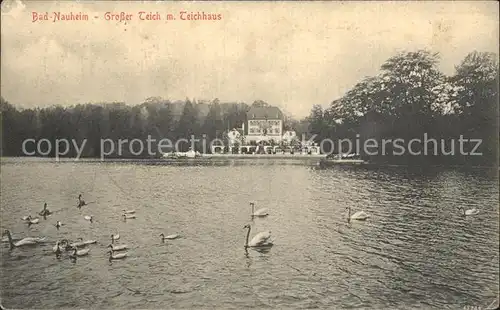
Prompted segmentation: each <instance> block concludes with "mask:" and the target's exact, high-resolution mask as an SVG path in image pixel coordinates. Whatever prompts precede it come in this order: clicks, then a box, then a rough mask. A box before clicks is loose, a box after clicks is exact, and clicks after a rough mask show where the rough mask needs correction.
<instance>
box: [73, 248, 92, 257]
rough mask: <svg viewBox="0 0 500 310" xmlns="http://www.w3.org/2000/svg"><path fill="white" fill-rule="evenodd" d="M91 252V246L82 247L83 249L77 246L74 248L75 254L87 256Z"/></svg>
mask: <svg viewBox="0 0 500 310" xmlns="http://www.w3.org/2000/svg"><path fill="white" fill-rule="evenodd" d="M89 252H90V249H89V248H86V249H81V250H77V249H76V248H74V249H73V256H85V255H87V254H89Z"/></svg>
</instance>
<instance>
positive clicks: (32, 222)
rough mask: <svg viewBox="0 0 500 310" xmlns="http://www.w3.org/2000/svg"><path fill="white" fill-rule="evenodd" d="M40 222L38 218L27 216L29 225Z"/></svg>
mask: <svg viewBox="0 0 500 310" xmlns="http://www.w3.org/2000/svg"><path fill="white" fill-rule="evenodd" d="M39 222H40V219H39V218H34V219H32V218H31V217H29V218H28V226H31V225H33V224H38V223H39Z"/></svg>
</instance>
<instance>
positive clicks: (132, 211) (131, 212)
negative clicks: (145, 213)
mask: <svg viewBox="0 0 500 310" xmlns="http://www.w3.org/2000/svg"><path fill="white" fill-rule="evenodd" d="M123 213H124V214H134V213H135V210H123Z"/></svg>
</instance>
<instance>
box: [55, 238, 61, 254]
mask: <svg viewBox="0 0 500 310" xmlns="http://www.w3.org/2000/svg"><path fill="white" fill-rule="evenodd" d="M54 253H56V257H57V258H60V257H61V254H62V252H61V248H60V247H59V241H57V242H56V245H55V247H54Z"/></svg>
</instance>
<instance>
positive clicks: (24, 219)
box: [21, 215, 31, 221]
mask: <svg viewBox="0 0 500 310" xmlns="http://www.w3.org/2000/svg"><path fill="white" fill-rule="evenodd" d="M30 218H31V215H26V216H23V217H22V218H21V219H22V220H23V221H27V220H29V219H30Z"/></svg>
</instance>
